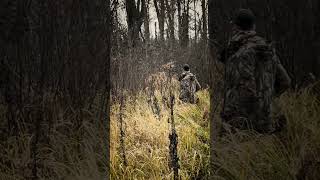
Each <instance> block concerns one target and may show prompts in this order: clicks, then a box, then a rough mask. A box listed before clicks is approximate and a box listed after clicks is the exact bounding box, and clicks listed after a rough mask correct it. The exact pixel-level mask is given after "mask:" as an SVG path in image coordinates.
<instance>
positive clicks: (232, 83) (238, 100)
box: [221, 31, 290, 132]
mask: <svg viewBox="0 0 320 180" xmlns="http://www.w3.org/2000/svg"><path fill="white" fill-rule="evenodd" d="M224 59H225V61H224V63H225V66H226V71H225V73H226V74H225V78H226V79H225V80H226V85H225V88H226V89H225V102H224V108H223V112H222V113H221V116H222V119H223V120H224V121H225V122H227V123H228V124H230V125H231V126H232V127H235V128H237V129H254V130H256V131H258V132H270V131H272V123H271V119H270V113H271V102H272V97H273V93H274V89H275V87H274V84H275V82H276V81H279V84H280V85H285V84H289V83H290V80H289V79H290V78H289V76H288V75H287V73H286V71H285V70H284V68H283V67H282V65H281V63H280V61H279V60H278V58H277V56H276V54H275V53H274V49H273V48H272V46H271V45H269V44H268V43H266V41H265V40H264V39H263V38H261V37H259V36H257V35H256V32H255V31H237V32H235V33H234V36H233V37H232V38H231V40H230V42H229V45H228V47H227V49H226V51H225V57H224Z"/></svg>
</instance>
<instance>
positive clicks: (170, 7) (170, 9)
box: [165, 0, 176, 42]
mask: <svg viewBox="0 0 320 180" xmlns="http://www.w3.org/2000/svg"><path fill="white" fill-rule="evenodd" d="M165 3H166V9H167V16H168V39H170V41H171V42H174V41H175V37H174V17H175V4H176V0H170V2H169V0H166V1H165Z"/></svg>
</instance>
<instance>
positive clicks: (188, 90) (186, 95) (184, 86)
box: [179, 71, 201, 103]
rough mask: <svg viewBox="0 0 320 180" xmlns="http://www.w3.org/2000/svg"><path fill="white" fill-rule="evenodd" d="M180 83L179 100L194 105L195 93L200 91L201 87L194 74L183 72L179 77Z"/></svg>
mask: <svg viewBox="0 0 320 180" xmlns="http://www.w3.org/2000/svg"><path fill="white" fill-rule="evenodd" d="M179 81H180V95H179V99H180V100H182V101H184V102H188V103H195V102H196V99H197V97H196V94H195V93H196V92H197V91H198V90H200V88H201V86H200V84H199V82H198V80H197V78H196V76H195V75H194V74H192V73H191V72H190V71H184V72H183V73H182V74H181V75H180V76H179Z"/></svg>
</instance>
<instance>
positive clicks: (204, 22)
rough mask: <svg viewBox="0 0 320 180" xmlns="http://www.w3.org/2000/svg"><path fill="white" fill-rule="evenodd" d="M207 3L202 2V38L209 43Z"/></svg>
mask: <svg viewBox="0 0 320 180" xmlns="http://www.w3.org/2000/svg"><path fill="white" fill-rule="evenodd" d="M206 2H207V1H206V0H201V10H202V34H201V38H202V40H204V41H205V42H206V41H207V33H208V28H207V26H208V24H207V3H206Z"/></svg>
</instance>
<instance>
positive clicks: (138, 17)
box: [125, 0, 145, 46]
mask: <svg viewBox="0 0 320 180" xmlns="http://www.w3.org/2000/svg"><path fill="white" fill-rule="evenodd" d="M125 4H126V12H127V24H128V31H129V32H128V33H129V38H130V40H129V42H130V44H131V46H135V45H136V44H137V42H138V41H139V33H140V30H141V26H142V24H143V20H144V13H145V9H144V8H145V0H138V1H137V2H136V1H134V0H126V1H125Z"/></svg>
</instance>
